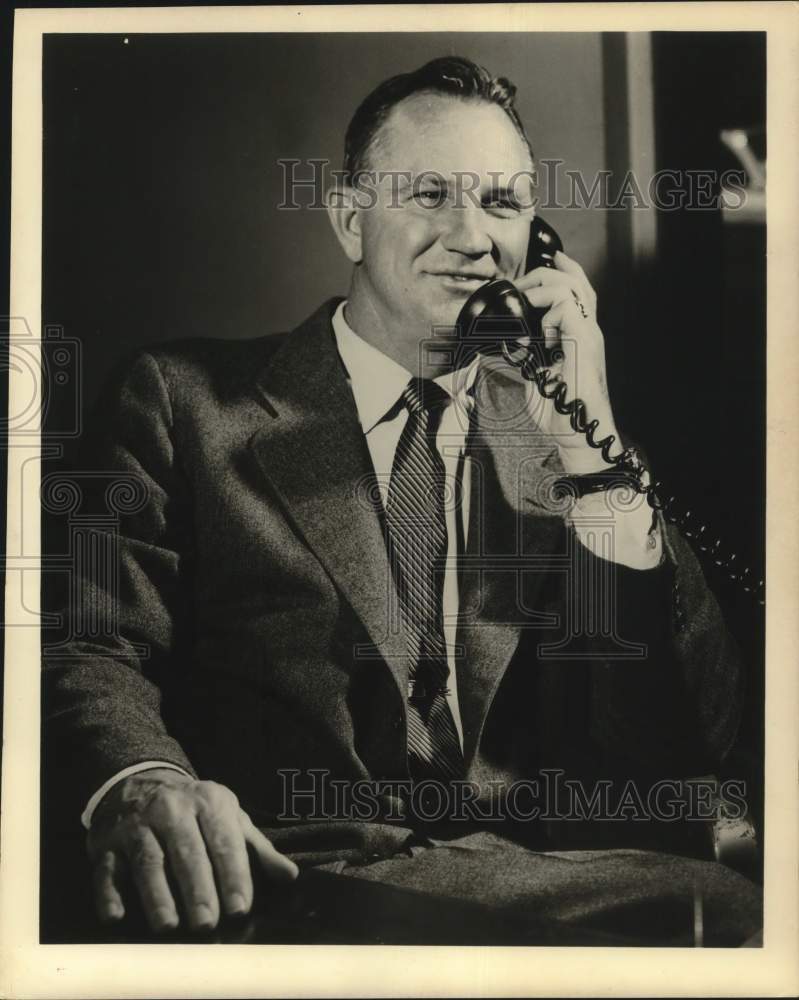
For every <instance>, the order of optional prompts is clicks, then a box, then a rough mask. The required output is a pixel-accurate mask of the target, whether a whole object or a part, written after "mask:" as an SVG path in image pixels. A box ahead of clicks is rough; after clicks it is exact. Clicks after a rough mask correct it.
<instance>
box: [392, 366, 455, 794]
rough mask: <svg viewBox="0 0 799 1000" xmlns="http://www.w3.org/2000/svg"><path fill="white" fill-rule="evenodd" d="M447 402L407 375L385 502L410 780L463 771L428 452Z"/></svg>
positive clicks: (438, 486) (439, 513)
mask: <svg viewBox="0 0 799 1000" xmlns="http://www.w3.org/2000/svg"><path fill="white" fill-rule="evenodd" d="M448 401H449V396H448V395H447V393H446V392H445V390H444V389H442V388H440V387H439V386H438V385H436V383H435V382H431V381H428V380H426V379H419V378H413V379H411V381H410V382H409V383H408V385H407V386H406V388H405V391H404V392H403V394H402V403H403V404H404V406H405V407H406V409H407V410H408V420H407V422H406V424H405V427H404V428H403V431H402V434H401V436H400V439H399V443H398V444H397V451H396V454H395V456H394V465H393V468H392V471H391V481H390V483H389V489H388V498H387V501H386V526H387V529H388V531H387V544H388V554H389V562H390V564H391V571H392V574H393V576H394V582H395V584H396V587H397V593H398V595H399V601H400V609H401V612H402V615H403V617H404V619H405V623H406V625H407V629H408V643H409V654H410V668H409V689H408V706H407V709H408V711H407V717H408V767H409V770H410V773H411V777H412V778H413V779H414V780H421V779H423V778H437V779H442V780H447V779H451V778H457V777H461V776H462V774H463V756H462V753H461V748H460V741H459V740H458V733H457V730H456V729H455V722H454V720H453V718H452V712H451V711H450V707H449V704H448V702H447V699H446V692H447V680H448V675H449V666H448V664H447V648H446V642H445V639H444V628H443V610H442V597H443V584H444V567H445V560H446V555H447V524H446V517H445V513H444V509H445V508H444V503H445V485H446V484H445V478H446V473H445V469H444V462H443V460H442V458H441V456H440V455H439V453H438V451H437V450H436V447H435V434H436V429H437V427H438V423H439V421H440V417H441V413H442V411H443V408H444V406H445V404H446V403H447V402H448Z"/></svg>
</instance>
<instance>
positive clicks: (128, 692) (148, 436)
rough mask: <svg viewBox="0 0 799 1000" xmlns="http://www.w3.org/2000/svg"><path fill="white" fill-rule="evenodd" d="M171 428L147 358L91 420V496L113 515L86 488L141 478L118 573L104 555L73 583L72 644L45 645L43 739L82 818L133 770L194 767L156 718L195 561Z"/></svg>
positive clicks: (115, 540)
mask: <svg viewBox="0 0 799 1000" xmlns="http://www.w3.org/2000/svg"><path fill="white" fill-rule="evenodd" d="M171 425H172V413H171V407H170V402H169V397H168V393H167V390H166V386H165V383H164V380H163V378H162V376H161V372H160V369H159V367H158V364H157V363H156V361H155V360H154V358H153V357H152V356H150V355H147V354H146V355H143V356H142V357H140V358H139V359H138V360H136V361H135V362H134V364H133V365H132V366H131V367H129V369H128V371H127V374H126V377H124V378H123V379H122V380H120V381H117V382H116V383H112V385H111V386H110V387H109V390H108V392H107V393H106V395H105V397H104V399H103V400H102V401H101V404H100V406H99V407H98V409H97V412H96V414H95V416H94V418H93V420H92V423H91V425H90V427H89V434H88V436H87V437H88V438H89V439H90V440H89V441H88V444H89V448H88V457H87V458H86V459H85V464H83V465H82V468H81V476H80V479H79V480H78V482H79V483H80V485H81V487H82V489H83V493H84V498H83V501H84V503H85V504H86V505H88V507H89V509H91V510H92V512H93V513H103V509H104V508H105V513H106V514H107V513H108V502H107V501H108V497H109V495H110V494H109V493H108V492H107V491H106V492H105V493H104V496H103V497H100V496H99V495H94V494H93V491H92V490H90V489H89V488H88V487H87V485H86V484H87V482H88V483H90V484H93V485H94V486H95V487H96V488H97V489H96V493H97V494H100V493H101V492H102V487H103V485H104V484H106V485H107V484H108V483H113V481H114V477H115V476H116V477H117V479H119V477H120V476H123V477H125V480H126V481H127V482H128V483H130V482H132V481H133V482H135V483H136V484H137V489H138V488H140V490H141V497H142V502H141V503H140V504H137V505H133V507H134V509H132V511H131V505H129V504H128V505H127V506H125V505H123V510H122V511H121V512H119V511H118V516H119V521H118V523H119V531H118V533H117V532H115V531H111V532H110V533H105V535H104V538H105V541H107V542H108V543H109V544H110V545H111V547H112V550H113V551H114V553H115V557H116V558H115V559H114V560H112V561H111V562H112V563H113V562H116V564H117V566H118V576H116V575H115V574H114V573H113V572H110V573H109V572H108V571H107V567H106V568H105V569H103V564H102V563H101V562H100V563H98V564H97V565H96V566H95V568H94V569H93V570H87V571H86V572H85V573H84V575H83V576H82V578H81V579H78V580H77V581H75V586H74V592H75V593H76V594H77V595H79V603H76V602H75V601H74V600H73V601H72V602H71V603H72V605H73V607H72V615H71V618H70V622H69V628H70V634H69V635H68V637H67V642H66V643H65V644H64V643H62V644H61V645H59V646H57V647H50V648H48V647H45V649H44V655H43V669H44V714H43V721H44V725H45V735H46V746H47V750H48V754H49V755H50V758H51V759H54V760H56V761H57V760H60V759H63V758H64V757H66V758H68V760H69V762H70V763H69V776H70V781H69V784H70V789H69V794H68V800H69V802H70V804H71V806H72V807H74V808H75V810H76V812H75V815H79V813H80V810H81V809H82V808H83V806H84V805H85V804H86V802H87V801H88V800H89V798H90V796H91V795H92V794H93V793H94V792H95V791H96V790H97V789H98V788H99V787H100V786H101V785H102V784H103V783H104V782H105V781H107V780H108V779H109V778H110V777H111V776H112V775H114V774H116V773H117V772H118V771H120V770H122V769H123V768H125V767H129V766H130V765H133V764H137V763H139V762H142V761H146V760H159V761H165V762H169V763H172V764H174V765H176V766H179V767H181V768H183V769H185V770H186V771H188V772H189V773H191V774H194V770H193V768H192V765H191V762H190V761H189V760H188V758H187V756H186V754H185V753H184V752H183V750H182V749H181V747H180V745H179V744H178V743H177V742H176V741H175V740H174V739H173V738H172V737H171V736H170V735H169V733H168V732H167V729H166V727H165V725H164V722H163V719H162V716H161V707H162V691H161V687H162V682H163V681H164V679H165V676H166V674H167V673H168V672H169V671H170V670H172V669H174V662H173V658H172V657H171V653H172V651H173V647H174V644H175V640H176V636H177V635H178V634H179V633H180V630H181V629H182V628H183V627H185V625H186V618H187V615H186V611H187V600H188V598H187V591H188V588H187V587H186V586H185V585H184V580H183V577H184V576H185V573H186V564H187V562H188V561H189V558H190V528H189V524H190V517H189V508H188V496H187V490H186V485H185V482H184V480H183V477H182V476H181V472H180V469H179V468H178V465H177V461H176V457H175V454H174V450H173V447H172V442H171V438H170V430H171ZM86 470H91V471H92V473H93V476H92V477H91V478H87V477H86V476H85V471H86ZM135 507H138V509H135ZM126 510H128V511H131V512H125V511H126ZM82 512H83V511H82ZM168 513H169V517H167V514H168ZM99 534H101V535H102V534H103V532H102V531H99ZM114 618H116V620H114ZM70 811H71V810H70Z"/></svg>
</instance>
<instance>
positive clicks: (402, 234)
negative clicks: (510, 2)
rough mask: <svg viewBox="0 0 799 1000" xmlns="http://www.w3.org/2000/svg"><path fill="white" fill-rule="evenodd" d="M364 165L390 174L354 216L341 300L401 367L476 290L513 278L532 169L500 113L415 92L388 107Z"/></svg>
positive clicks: (528, 209) (523, 245) (520, 258)
mask: <svg viewBox="0 0 799 1000" xmlns="http://www.w3.org/2000/svg"><path fill="white" fill-rule="evenodd" d="M369 168H370V170H373V171H376V172H382V171H385V172H388V173H389V174H390V176H388V177H384V178H383V179H382V180H379V182H378V185H377V189H376V191H374V190H373V192H372V195H373V196H374V195H377V197H376V202H377V203H376V204H375V205H373V206H370V207H365V208H363V209H361V210H360V212H359V217H360V227H361V239H362V243H361V254H362V259H361V263H360V264H359V266H358V267H357V268H356V271H355V277H354V281H353V290H352V294H351V298H352V297H353V296H355V297H356V301H357V303H358V305H357V308H358V311H359V314H360V315H361V316H366V315H367V314H368V315H371V321H372V323H373V325H374V324H379V325H380V327H381V328H382V331H381V334H380V337H381V339H384V338H390V340H391V342H392V344H393V347H394V350H393V351H392V352H391V353H392V354H394V355H395V356H399V357H401V358H405V359H406V364H407V361H408V360H409V359H410V352H411V351H412V350H413V351H416V350H417V345H418V343H419V341H420V339H423V338H425V339H426V338H428V337H430V336H431V333H432V330H433V328H434V327H441V326H450V327H451V326H452V325H454V323H455V320H456V318H457V316H458V313H459V312H460V309H461V307H462V306H463V304H464V302H465V301H466V299H467V298H468V297H469V295H470V294H471V293H472V292H473V291H474V290H475V289H476V288H478V287H479V286H480V285H481V284H483V283H485V282H486V281H487V280H489V279H491V278H496V277H504V278H510V279H512V278H514V277H517V276H518V275H520V274H521V273H523V270H524V263H525V258H526V252H527V242H528V238H529V232H530V220H531V217H532V203H533V184H532V178H531V176H530V174H531V171H532V164H531V162H530V156H529V152H528V150H527V147H526V145H525V143H524V142H523V140H522V139H521V137H520V136H519V134H518V133H517V131H516V129H515V128H514V126H513V123H512V122H511V121H510V119H509V118H508V116H507V115H506V114H505V112H504V111H503V110H502V109H501V108H500V107H498V106H496V105H494V104H489V103H487V102H485V101H479V100H459V99H457V98H450V97H447V96H442V95H438V94H419V95H415V96H414V97H411V98H408V99H407V100H405V101H403V102H401V103H400V104H399V105H397V106H396V107H395V108H394V109H393V110H392V111H391V113H390V115H389V117H388V119H387V121H386V122H385V124H384V125H383V127H382V128H381V130H380V132H379V133H378V138H377V142H376V145H375V148H373V150H372V152H371V155H370V159H369ZM370 200H375V199H374V198H373V199H370ZM353 304H354V305H355V304H356V303H353ZM364 306H366V307H367V308H366V309H364ZM363 332H364V334H367V333H368V331H367V330H366V329H364V331H363ZM398 339H399V341H400V342H401V343H400V342H398Z"/></svg>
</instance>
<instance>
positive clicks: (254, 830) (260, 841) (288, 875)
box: [239, 809, 300, 882]
mask: <svg viewBox="0 0 799 1000" xmlns="http://www.w3.org/2000/svg"><path fill="white" fill-rule="evenodd" d="M239 817H240V819H241V826H242V829H243V831H244V838H245V840H246V841H247V843H248V844H251V845H252V847H253V849H254V850H255V853H256V854H257V856H258V861H259V862H260V864H261V868H263V870H264V871H265V872H266V874H267V875H268V876H269V877H270V878H274V879H275V881H280V882H290V881H291V880H292V879H295V878H296V877H297V875H299V872H300V870H299V868H298V867H297V866H296V865H295V864H294V862H293V861H292V860H291V858H287V857H286V856H285V854H281V853H280V851H277V850H275V848H274V847H273V846H272V841H271V840H269V839H268V838H267V837H265V836H264V835H263V834H262V833H261V831H260V830H259V829H258V827H257V826H256V825H255V824H254V823H253V821H252V820H251V819H250V817H249V816H248V815H247V813H246V812H244V810H243V809H242V810H240V812H239Z"/></svg>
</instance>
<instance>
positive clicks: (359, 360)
mask: <svg viewBox="0 0 799 1000" xmlns="http://www.w3.org/2000/svg"><path fill="white" fill-rule="evenodd" d="M346 304H347V303H346V302H341V303H339V306H338V308H337V309H336V311H335V313H334V314H333V321H332V322H333V333H334V335H335V338H336V346H337V347H338V352H339V355H340V356H341V360H342V362H343V364H344V368H345V369H346V371H347V377H348V378H349V381H350V387H351V389H352V394H353V396H354V397H355V406H356V409H357V410H358V418H359V420H360V422H361V427H362V428H363V431H364V434H368V433H369V431H371V430H372V429H373V428H374V427H375V426H376V425H377V424H379V423H380V421H381V420H383V419H384V418H385V417H386V415H387V414H388V413H389V412H390V411H391V410H392V409H394V407H395V406H396V404H397V401H398V400H399V398H400V396H401V395H402V393H403V391H404V389H405V387H406V386H407V384H408V382H409V380H410V378H411V373H410V372H409V371H408V369H407V368H404V367H403V366H402V365H400V364H398V363H397V362H396V361H394V360H393V359H392V358H390V357H388V355H387V354H384V353H383V352H382V351H380V350H378V349H377V348H376V347H373V346H372V345H371V344H369V343H367V342H366V341H365V340H364V339H363V337H359V336H358V334H357V333H356V332H355V331H354V330H353V329H352V327H351V326H350V325H349V323H347V321H346V319H345V318H344V306H345V305H346ZM478 360H479V359H478V358H477V357H475V358H474V360H473V361H472V362H471V364H470V365H469V366H468V368H466V369H465V371H458V372H447V373H446V374H445V375H439V376H438V378H436V379H434V381H435V382H437V383H438V385H440V386H441V387H442V389H445V390H446V392H447V393H449V395H450V396H451V397H452V398H453V399H456V400H457V401H458V403H459V405H462V406H464V407H466V408H467V409H468V408H470V407H471V404H472V401H473V400H472V397H473V392H474V380H475V377H476V375H477V363H478ZM456 376H457V379H456Z"/></svg>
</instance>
